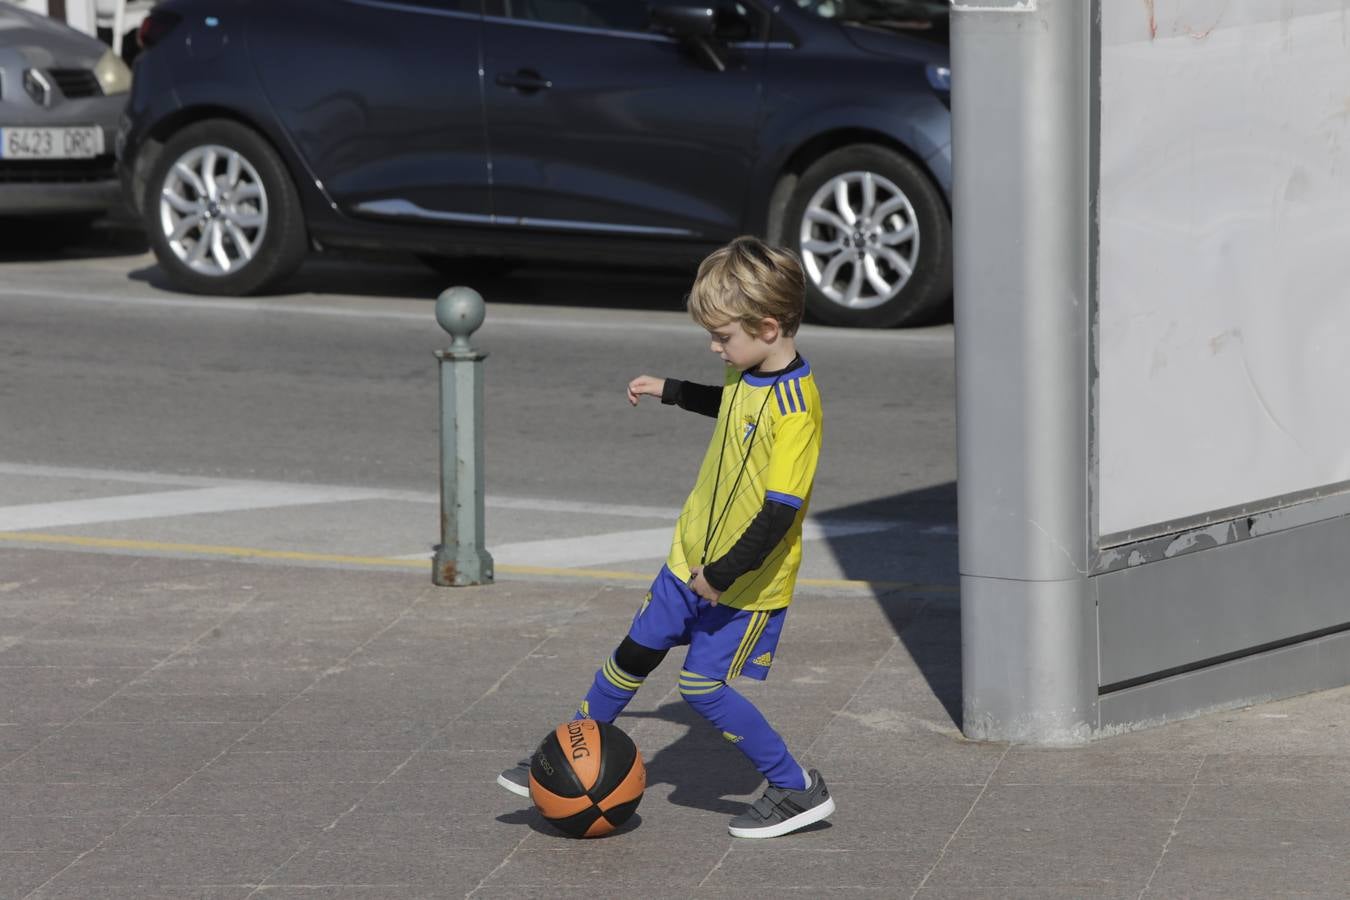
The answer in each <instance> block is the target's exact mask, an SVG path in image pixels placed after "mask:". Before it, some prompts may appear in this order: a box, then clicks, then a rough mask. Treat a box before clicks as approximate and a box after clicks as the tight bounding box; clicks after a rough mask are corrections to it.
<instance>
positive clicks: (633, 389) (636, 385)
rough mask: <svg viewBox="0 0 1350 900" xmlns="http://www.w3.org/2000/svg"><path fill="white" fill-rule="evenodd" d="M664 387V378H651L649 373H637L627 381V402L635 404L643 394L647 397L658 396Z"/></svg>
mask: <svg viewBox="0 0 1350 900" xmlns="http://www.w3.org/2000/svg"><path fill="white" fill-rule="evenodd" d="M665 389H666V380H665V379H664V378H653V377H652V376H650V375H639V376H638V377H636V378H634V379H633V380H632V381H630V382H628V402H629V404H631V405H633V406H637V403H638V398H639V397H641V396H642V395H643V394H646V395H647V396H649V397H660V396H661V393H662V392H663V391H664V390H665Z"/></svg>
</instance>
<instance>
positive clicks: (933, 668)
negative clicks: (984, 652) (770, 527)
mask: <svg viewBox="0 0 1350 900" xmlns="http://www.w3.org/2000/svg"><path fill="white" fill-rule="evenodd" d="M820 518H821V520H822V521H825V522H828V521H829V520H830V519H840V520H850V521H856V520H860V519H861V520H868V519H875V520H878V521H886V522H897V521H898V522H904V523H905V525H904V526H903V527H898V528H894V529H890V530H886V531H880V532H874V533H871V534H863V535H845V536H842V537H830V538H827V544H828V546H829V548H830V552H831V553H832V554H833V555H834V558H835V560H836V561H837V562H838V563H839V566H840V568H841V569H842V570H843V575H844V577H845V578H849V579H858V580H862V581H868V582H871V583H872V585H873V598H874V601H875V602H876V603H877V605H878V606H879V607H880V608H881V610H882V612H883V613H884V614H885V615H886V619H887V621H888V622H889V624H890V626H891V629H892V630H893V631H894V632H895V634H896V636H897V637H899V638H900V641H901V643H903V644H904V646H905V649H906V650H907V651H909V655H910V656H911V657H912V658H913V660H914V663H915V665H916V666H918V668H919V671H920V672H921V673H922V674H923V676H924V679H925V681H927V682H928V686H929V688H930V689H931V690H932V691H933V694H934V696H935V697H936V698H937V699H938V700H939V702H941V703H942V706H943V708H944V709H945V710H946V712H947V715H948V716H950V717H951V720H952V723H953V724H954V725H955V726H956V727H957V728H960V727H961V725H962V719H961V705H962V684H961V605H960V597H959V594H958V592H957V587H958V585H959V581H960V579H959V562H958V559H957V541H956V482H954V481H951V482H947V483H945V484H939V485H935V486H933V487H927V488H922V489H920V490H915V491H907V492H905V493H900V494H894V495H892V496H890V497H884V498H880V499H877V500H870V501H867V502H865V503H859V504H855V505H853V506H849V507H843V508H840V509H832V510H830V511H829V512H828V513H827V514H823V515H822V516H821V517H820Z"/></svg>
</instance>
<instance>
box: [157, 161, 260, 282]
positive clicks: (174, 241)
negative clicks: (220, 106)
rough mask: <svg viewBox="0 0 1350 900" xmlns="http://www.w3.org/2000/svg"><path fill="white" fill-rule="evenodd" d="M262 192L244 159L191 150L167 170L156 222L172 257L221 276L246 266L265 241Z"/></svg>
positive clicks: (209, 274)
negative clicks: (158, 222) (157, 221)
mask: <svg viewBox="0 0 1350 900" xmlns="http://www.w3.org/2000/svg"><path fill="white" fill-rule="evenodd" d="M267 201H268V198H267V188H266V186H265V185H264V184H263V180H262V177H261V176H260V175H259V174H258V170H257V169H256V168H254V166H253V164H252V163H250V162H249V161H248V160H247V159H245V158H244V156H243V154H241V153H239V152H238V151H237V150H233V149H231V148H229V147H224V146H221V145H218V144H206V145H203V146H198V147H193V148H191V149H189V150H188V151H187V152H185V153H184V154H182V155H181V156H180V157H179V158H178V159H177V160H175V161H174V163H173V164H172V165H171V166H170V167H169V168H168V171H167V173H166V176H165V178H164V181H163V186H162V188H161V190H160V194H159V221H160V228H161V229H162V230H163V235H164V239H165V242H166V243H167V244H168V247H169V249H170V250H171V251H172V252H173V254H174V256H176V257H177V258H178V260H179V261H180V262H182V264H183V265H184V266H186V267H188V268H189V269H191V270H192V271H194V272H196V273H198V274H201V275H205V276H209V277H210V276H214V277H220V276H225V275H230V274H232V273H235V272H237V271H239V269H241V268H242V267H244V266H246V265H248V263H249V262H251V261H252V260H253V258H254V257H255V256H257V255H258V251H259V250H260V249H261V248H262V245H263V241H264V239H265V238H266V236H267V223H268V203H267Z"/></svg>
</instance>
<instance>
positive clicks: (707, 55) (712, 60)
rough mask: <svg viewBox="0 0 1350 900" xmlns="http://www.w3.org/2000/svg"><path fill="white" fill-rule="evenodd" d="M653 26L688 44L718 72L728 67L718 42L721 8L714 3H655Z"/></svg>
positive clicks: (652, 13)
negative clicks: (675, 4) (689, 4)
mask: <svg viewBox="0 0 1350 900" xmlns="http://www.w3.org/2000/svg"><path fill="white" fill-rule="evenodd" d="M651 28H652V30H653V31H657V32H660V33H661V34H667V35H670V36H671V37H673V38H675V39H676V40H678V41H680V43H682V44H685V45H687V46H688V47H690V48H691V49H692V50H693V51H694V54H695V55H696V56H698V57H699V59H701V60H703V62H705V63H707V64H708V65H709V66H710V67H712V68H713V69H715V70H717V71H718V72H725V71H726V70H727V64H726V61H725V60H723V59H722V54H720V53H718V52H717V46H716V44H715V43H714V40H715V35H716V34H717V11H716V10H714V9H713V8H712V7H711V6H655V7H653V8H652V10H651Z"/></svg>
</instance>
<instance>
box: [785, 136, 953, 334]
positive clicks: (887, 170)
mask: <svg viewBox="0 0 1350 900" xmlns="http://www.w3.org/2000/svg"><path fill="white" fill-rule="evenodd" d="M850 217H851V218H850ZM782 221H783V225H782V234H781V235H780V236H779V238H780V241H781V243H782V244H783V245H784V246H786V247H789V248H790V249H792V250H794V251H796V252H797V254H798V255H799V256H801V258H802V263H803V268H804V269H805V270H806V306H807V310H808V311H809V312H810V313H811V315H812V316H813V317H814V318H816V319H818V320H820V321H822V322H827V323H829V324H832V325H849V326H861V327H871V328H884V327H892V326H897V325H919V324H923V323H925V322H929V321H931V320H933V319H934V318H935V317H936V316H937V315H938V314H939V313H940V312H941V311H942V310H943V309H944V308H945V307H946V306H947V303H948V301H949V300H950V299H951V293H952V225H951V216H950V214H949V213H948V210H947V205H946V203H945V202H944V200H943V197H942V193H941V191H940V190H939V189H938V187H937V185H935V184H934V183H933V181H932V179H930V178H929V177H928V175H927V173H926V172H924V171H923V169H921V168H920V167H919V166H918V165H917V164H915V163H914V162H912V161H911V160H909V159H907V158H905V157H904V156H901V155H900V154H899V153H896V152H895V151H893V150H890V149H889V148H886V147H881V146H877V145H874V144H855V145H852V146H848V147H842V148H840V149H838V150H834V151H832V152H830V153H827V154H826V155H824V156H822V157H821V158H820V159H818V160H816V161H815V162H814V163H812V164H811V165H810V166H809V167H807V169H806V170H805V171H804V172H802V174H801V177H800V178H799V179H798V181H797V183H796V186H795V187H794V188H793V191H792V195H791V197H790V198H789V199H788V202H787V208H786V210H785V211H784V214H783V219H782Z"/></svg>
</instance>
